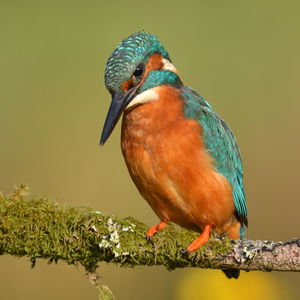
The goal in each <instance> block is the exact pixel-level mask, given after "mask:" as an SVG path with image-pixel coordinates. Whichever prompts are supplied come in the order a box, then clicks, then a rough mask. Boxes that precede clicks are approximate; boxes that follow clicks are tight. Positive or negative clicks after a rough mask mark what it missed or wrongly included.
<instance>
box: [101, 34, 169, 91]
mask: <svg viewBox="0 0 300 300" xmlns="http://www.w3.org/2000/svg"><path fill="white" fill-rule="evenodd" d="M154 53H160V54H161V55H162V57H163V58H166V59H167V60H169V61H170V57H169V54H168V53H167V51H166V50H165V49H164V47H163V46H162V44H161V43H160V41H159V39H158V38H157V37H156V36H155V35H154V34H150V33H147V32H144V31H139V32H137V33H134V34H132V35H131V36H129V37H128V38H126V39H124V40H123V41H122V42H121V43H120V44H119V45H118V46H117V48H116V49H115V50H114V52H113V53H112V54H111V56H110V58H109V59H108V61H107V64H106V68H105V85H106V87H107V88H108V89H109V90H111V91H115V92H121V84H122V83H123V82H126V81H128V80H129V79H130V78H131V76H132V75H133V73H134V72H135V70H136V69H137V67H138V66H139V64H141V63H146V62H147V60H148V59H149V57H150V56H151V55H152V54H154ZM137 71H138V70H137Z"/></svg>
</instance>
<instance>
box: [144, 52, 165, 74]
mask: <svg viewBox="0 0 300 300" xmlns="http://www.w3.org/2000/svg"><path fill="white" fill-rule="evenodd" d="M163 65H164V63H163V57H162V55H161V54H160V53H154V54H153V55H151V56H150V57H149V60H148V63H147V65H146V75H147V74H148V73H149V72H150V71H152V70H160V69H161V68H162V67H163Z"/></svg>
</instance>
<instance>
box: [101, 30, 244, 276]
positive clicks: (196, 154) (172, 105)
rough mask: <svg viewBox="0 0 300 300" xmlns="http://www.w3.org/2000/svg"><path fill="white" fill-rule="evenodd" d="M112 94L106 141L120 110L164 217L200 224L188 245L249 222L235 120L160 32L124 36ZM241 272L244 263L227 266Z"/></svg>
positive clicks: (136, 161) (110, 71)
mask: <svg viewBox="0 0 300 300" xmlns="http://www.w3.org/2000/svg"><path fill="white" fill-rule="evenodd" d="M104 80H105V86H106V88H107V90H108V91H109V93H110V94H111V96H112V101H111V104H110V107H109V110H108V113H107V116H106V120H105V122H104V126H103V130H102V135H101V139H100V145H104V143H105V142H106V140H107V139H108V138H109V136H110V134H111V133H112V131H113V129H114V128H115V126H116V124H117V122H118V120H119V119H120V117H121V115H123V118H122V126H121V148H122V153H123V156H124V158H125V162H126V165H127V168H128V171H129V174H130V176H131V178H132V180H133V182H134V184H135V185H136V187H137V189H138V191H139V192H140V194H141V195H142V197H143V198H144V199H145V200H146V201H147V202H148V204H149V205H150V206H151V208H152V209H153V211H154V212H155V214H156V215H157V216H158V218H159V219H160V223H159V224H158V225H155V226H152V227H151V228H150V229H149V230H148V232H147V234H146V236H147V238H148V239H149V240H152V238H153V236H154V234H155V233H156V232H157V231H159V230H162V229H163V228H164V227H165V226H166V225H167V223H168V222H173V223H176V224H178V225H180V226H181V227H183V228H186V229H189V230H193V231H196V232H198V233H199V234H200V235H199V237H198V238H197V239H196V240H194V241H193V242H192V243H191V244H190V246H189V247H188V248H187V250H186V252H187V253H191V252H193V251H196V250H197V249H199V247H201V246H202V245H204V244H205V243H206V242H207V241H208V240H209V238H210V235H211V233H212V232H215V233H216V234H218V235H223V234H227V236H228V237H229V238H231V239H239V238H242V237H243V236H244V233H245V227H247V226H248V219H247V206H246V197H245V193H244V186H243V166H242V160H241V155H240V151H239V147H238V145H237V142H236V139H235V136H234V135H233V133H232V131H231V129H230V128H229V126H228V125H227V124H226V123H225V122H224V121H223V119H222V118H221V117H220V116H219V115H218V114H217V113H216V112H215V110H214V109H213V107H212V106H211V105H210V104H209V103H208V102H207V101H206V100H205V99H204V98H203V97H202V96H200V95H199V94H198V93H197V92H196V91H195V90H194V89H192V88H191V87H188V86H185V85H184V83H183V81H182V79H181V77H180V74H179V72H178V70H177V69H176V67H175V66H174V65H173V63H172V60H171V58H170V56H169V54H168V52H167V51H166V50H165V48H164V46H163V45H162V43H161V42H160V40H159V39H158V38H157V36H156V35H154V34H150V33H147V32H145V31H139V32H136V33H134V34H132V35H130V36H129V37H127V38H125V39H124V40H122V41H121V42H120V43H119V45H118V46H117V47H116V49H115V50H114V51H113V52H112V54H111V56H110V57H109V59H108V61H107V64H106V67H105V75H104ZM223 271H224V272H225V274H226V275H227V277H228V278H232V277H234V278H238V276H239V270H236V269H234V270H230V269H229V270H223Z"/></svg>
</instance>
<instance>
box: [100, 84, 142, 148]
mask: <svg viewBox="0 0 300 300" xmlns="http://www.w3.org/2000/svg"><path fill="white" fill-rule="evenodd" d="M137 88H138V87H134V88H132V89H130V90H129V91H127V92H126V93H125V94H122V95H120V94H118V93H113V94H112V101H111V104H110V107H109V110H108V113H107V116H106V120H105V123H104V126H103V130H102V134H101V139H100V145H104V143H105V142H106V140H107V139H108V138H109V136H110V134H111V133H112V131H113V130H114V128H115V126H116V124H117V123H118V121H119V119H120V116H121V114H122V112H123V111H124V109H125V107H126V106H127V105H128V103H129V102H130V101H131V100H132V99H133V98H134V97H135V92H136V90H137Z"/></svg>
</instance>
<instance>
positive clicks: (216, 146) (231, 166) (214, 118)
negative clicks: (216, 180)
mask: <svg viewBox="0 0 300 300" xmlns="http://www.w3.org/2000/svg"><path fill="white" fill-rule="evenodd" d="M182 95H183V97H184V99H185V107H184V112H185V116H186V117H188V118H191V119H195V120H197V121H198V122H199V123H200V125H201V127H202V130H203V139H204V143H205V146H206V148H207V151H209V153H210V155H211V156H212V158H213V159H214V162H215V168H216V170H217V171H218V172H220V173H221V174H223V175H224V176H225V177H226V178H227V180H228V181H229V182H230V183H231V186H232V193H233V199H234V205H235V210H236V217H237V219H238V220H239V221H240V222H241V223H242V225H246V226H247V224H248V221H247V207H246V198H245V194H244V187H243V166H242V161H241V155H240V151H239V148H238V146H237V143H236V140H235V137H234V135H233V133H232V132H231V130H230V128H229V127H228V126H227V125H226V123H225V122H224V121H223V120H222V119H221V118H220V117H219V116H218V115H217V114H216V113H215V112H214V110H213V108H212V107H211V106H210V105H209V103H208V102H206V101H205V100H204V98H202V97H201V96H200V95H198V94H197V93H196V92H195V91H194V90H192V89H191V88H187V87H184V88H182ZM241 233H243V229H242V231H241Z"/></svg>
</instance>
